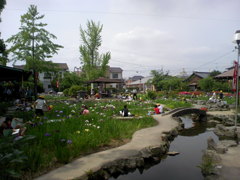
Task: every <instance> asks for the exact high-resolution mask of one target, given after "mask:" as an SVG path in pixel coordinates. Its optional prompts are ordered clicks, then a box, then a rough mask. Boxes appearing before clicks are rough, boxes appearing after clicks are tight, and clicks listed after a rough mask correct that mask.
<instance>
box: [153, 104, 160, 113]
mask: <svg viewBox="0 0 240 180" xmlns="http://www.w3.org/2000/svg"><path fill="white" fill-rule="evenodd" d="M153 110H154V112H155V114H160V111H159V109H158V106H157V105H155V106H154V109H153Z"/></svg>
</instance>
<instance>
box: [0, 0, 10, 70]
mask: <svg viewBox="0 0 240 180" xmlns="http://www.w3.org/2000/svg"><path fill="white" fill-rule="evenodd" d="M5 5H6V0H0V15H1V13H2V10H3V9H4V6H5ZM1 20H2V19H1V17H0V22H1ZM0 36H1V32H0ZM7 56H8V53H7V50H6V45H5V43H4V40H3V39H0V65H4V66H6V64H7V61H8V57H7Z"/></svg>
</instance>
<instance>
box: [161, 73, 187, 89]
mask: <svg viewBox="0 0 240 180" xmlns="http://www.w3.org/2000/svg"><path fill="white" fill-rule="evenodd" d="M160 84H161V86H162V89H163V90H167V91H169V90H183V89H186V85H185V83H183V80H182V79H181V78H178V77H172V76H169V77H168V78H166V79H163V80H162V81H160Z"/></svg>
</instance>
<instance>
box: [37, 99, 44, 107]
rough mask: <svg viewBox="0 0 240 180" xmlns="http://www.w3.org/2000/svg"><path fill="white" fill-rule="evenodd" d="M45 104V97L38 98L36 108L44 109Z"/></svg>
mask: <svg viewBox="0 0 240 180" xmlns="http://www.w3.org/2000/svg"><path fill="white" fill-rule="evenodd" d="M44 105H46V101H45V100H44V99H37V100H36V109H43V107H44Z"/></svg>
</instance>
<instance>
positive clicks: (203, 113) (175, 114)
mask: <svg viewBox="0 0 240 180" xmlns="http://www.w3.org/2000/svg"><path fill="white" fill-rule="evenodd" d="M167 114H172V117H179V116H184V115H187V114H196V115H198V116H199V118H202V117H205V116H206V111H204V110H201V109H197V108H177V109H174V110H172V111H170V112H168V113H167Z"/></svg>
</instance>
